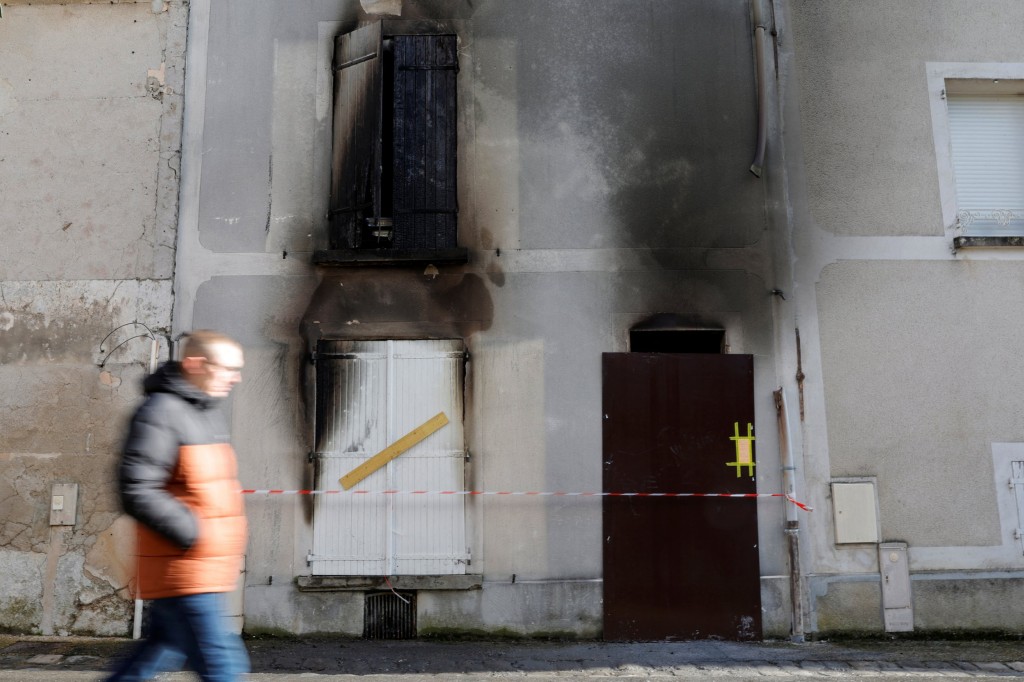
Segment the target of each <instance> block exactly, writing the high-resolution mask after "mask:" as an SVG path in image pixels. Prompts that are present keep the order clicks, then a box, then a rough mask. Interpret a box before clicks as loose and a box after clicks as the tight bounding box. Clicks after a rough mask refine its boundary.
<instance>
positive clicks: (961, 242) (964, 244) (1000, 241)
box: [953, 235, 1024, 249]
mask: <svg viewBox="0 0 1024 682" xmlns="http://www.w3.org/2000/svg"><path fill="white" fill-rule="evenodd" d="M1020 246H1024V235H1013V236H1002V237H954V238H953V248H954V249H970V248H992V247H996V248H1002V247H1020Z"/></svg>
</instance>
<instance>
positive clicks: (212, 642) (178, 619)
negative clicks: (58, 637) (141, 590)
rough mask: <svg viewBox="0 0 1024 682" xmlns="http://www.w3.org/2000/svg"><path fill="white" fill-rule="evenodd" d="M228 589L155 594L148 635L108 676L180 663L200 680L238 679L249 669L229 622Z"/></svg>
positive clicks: (147, 672)
mask: <svg viewBox="0 0 1024 682" xmlns="http://www.w3.org/2000/svg"><path fill="white" fill-rule="evenodd" d="M225 599H226V595H225V594H223V593H220V592H211V593H206V594H190V595H186V596H184V597H168V598H166V599H156V600H154V601H153V602H152V603H151V604H150V611H149V636H148V637H147V638H146V639H145V640H143V641H142V642H141V643H140V644H139V646H138V647H137V648H136V649H135V651H134V652H133V653H132V654H131V656H129V657H128V659H127V660H125V661H124V662H123V663H122V664H121V665H120V666H118V668H117V670H116V671H115V672H114V674H113V675H111V676H110V677H108V678H107V682H143V680H151V679H153V678H154V677H155V676H156V675H158V674H160V673H162V672H168V671H173V670H180V669H181V666H182V664H183V663H187V664H188V667H189V668H191V669H192V670H194V671H195V672H197V673H198V674H199V677H200V679H202V680H203V681H204V682H238V680H241V679H242V675H244V674H246V673H247V672H249V655H248V654H247V653H246V651H245V645H244V644H242V639H241V638H240V637H239V636H238V635H236V634H235V633H234V632H232V631H231V629H230V628H229V627H228V619H227V617H226V615H225V614H226V608H225Z"/></svg>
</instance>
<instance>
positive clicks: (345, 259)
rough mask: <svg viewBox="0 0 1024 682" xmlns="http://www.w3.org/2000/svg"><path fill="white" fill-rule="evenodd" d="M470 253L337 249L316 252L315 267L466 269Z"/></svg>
mask: <svg viewBox="0 0 1024 682" xmlns="http://www.w3.org/2000/svg"><path fill="white" fill-rule="evenodd" d="M468 262H469V249H466V248H464V247H456V248H453V249H409V250H399V249H334V250H330V251H327V250H324V251H314V252H313V263H314V264H315V265H324V266H328V267H339V268H359V267H374V266H404V265H417V266H418V265H463V264H465V263H468Z"/></svg>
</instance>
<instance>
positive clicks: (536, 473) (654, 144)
mask: <svg viewBox="0 0 1024 682" xmlns="http://www.w3.org/2000/svg"><path fill="white" fill-rule="evenodd" d="M397 4H399V3H390V5H397ZM387 5H388V3H372V2H356V1H355V0H334V1H332V2H322V3H315V4H304V5H294V4H290V5H287V6H285V5H280V4H274V3H262V4H253V3H251V2H242V1H237V2H236V1H234V0H225V1H218V2H213V3H211V2H193V3H192V12H191V22H192V23H191V27H190V43H189V57H188V58H189V68H190V71H189V73H190V74H192V75H195V74H199V76H198V77H196V78H195V79H192V78H191V77H190V81H189V86H188V90H187V99H188V102H189V110H188V111H187V112H186V124H185V126H186V130H185V140H184V144H183V149H184V163H183V175H182V184H183V192H182V207H181V212H182V222H181V225H182V234H181V242H180V250H179V253H178V261H177V267H178V269H177V272H176V298H175V310H176V312H175V325H176V331H179V330H184V329H188V328H191V327H193V326H196V327H198V326H207V325H209V326H217V327H220V328H223V329H225V330H226V331H228V332H229V333H232V334H234V335H236V336H238V337H239V338H240V339H241V340H242V341H243V342H244V343H245V344H246V346H247V349H248V353H249V357H248V359H247V364H246V377H245V380H244V381H243V383H242V385H241V386H240V387H239V389H238V390H237V395H236V396H235V398H234V400H233V403H234V404H233V415H234V416H233V419H234V425H235V441H236V445H237V446H238V449H239V451H240V453H241V457H242V460H243V463H242V474H243V482H244V483H245V485H246V486H247V487H248V486H251V487H255V488H265V487H275V488H285V489H292V488H302V487H305V486H307V485H309V484H310V480H311V475H310V469H309V467H308V466H307V464H306V453H307V451H308V450H309V428H310V417H309V412H308V409H309V406H308V402H309V400H308V399H309V381H310V378H311V377H312V372H311V370H310V368H309V365H308V364H307V363H306V362H305V360H304V356H305V353H307V352H308V351H309V350H310V345H311V344H312V343H313V342H315V340H316V339H317V338H321V337H329V338H354V339H358V338H410V337H412V338H415V337H428V336H455V337H460V338H464V339H465V341H466V345H467V349H468V350H469V352H470V353H471V360H470V365H469V372H468V379H467V386H466V397H467V408H466V416H465V420H466V439H467V446H468V447H469V449H470V451H471V452H472V453H473V460H472V464H471V467H470V472H471V473H470V480H469V481H468V484H469V485H472V486H473V487H476V488H489V489H524V490H599V489H600V486H601V466H602V465H601V426H600V400H601V364H600V357H601V353H602V352H607V351H624V350H627V341H628V330H629V328H630V327H631V326H632V325H634V324H636V323H638V322H640V321H642V320H644V319H645V318H647V317H649V316H651V315H653V314H656V313H663V312H671V313H678V314H681V315H691V316H694V315H700V316H701V317H703V318H704V319H706V320H708V321H711V322H714V323H718V324H720V325H722V326H724V327H725V328H726V329H727V333H728V340H729V343H730V350H731V352H735V353H750V354H753V355H754V356H755V373H756V383H757V388H756V396H755V400H756V403H757V405H756V409H757V423H756V425H755V427H756V429H757V433H758V434H759V435H760V439H759V441H758V457H759V460H760V462H761V464H762V465H761V467H759V474H758V477H759V487H760V488H762V489H764V490H766V491H772V492H774V491H777V490H778V489H779V488H780V485H781V482H780V477H779V474H778V452H777V446H776V445H775V443H776V442H777V439H776V434H775V415H774V408H773V404H772V398H771V392H772V391H773V390H774V389H775V388H777V387H778V385H779V382H778V379H777V375H776V369H777V367H776V360H775V347H776V344H777V343H778V339H777V338H776V335H775V334H774V332H773V309H772V305H773V303H772V302H773V300H774V299H773V296H772V295H771V293H770V291H771V289H773V288H775V286H776V285H775V280H776V278H777V275H776V272H775V266H774V249H776V248H777V245H776V244H775V242H773V241H772V240H770V239H766V228H767V227H768V219H767V218H766V214H767V213H770V212H772V209H768V208H766V206H768V205H769V204H770V205H779V203H780V202H778V201H777V200H774V201H769V199H768V197H769V195H770V194H773V193H776V192H779V191H781V190H780V189H779V187H780V185H776V184H772V183H766V182H764V181H761V180H758V179H757V178H755V177H754V176H753V175H752V174H751V173H750V172H749V170H748V167H749V166H750V162H751V159H752V157H753V154H754V146H755V141H756V130H755V122H756V111H755V99H756V98H755V92H756V91H755V83H754V75H753V74H754V63H753V43H752V29H751V25H750V16H749V12H750V10H749V4H748V3H747V2H746V1H745V0H730V1H728V2H722V1H720V0H716V1H715V2H703V1H697V0H694V1H689V2H678V1H677V0H651V1H648V2H640V3H638V2H635V0H621V1H618V0H615V1H612V2H602V3H598V4H594V3H592V2H584V1H576V0H564V1H560V2H546V1H545V2H541V1H532V0H525V1H517V2H515V3H505V2H497V1H495V0H488V1H485V2H473V3H464V2H454V1H446V0H436V1H427V0H415V1H413V0H409V1H406V2H403V3H400V5H401V16H400V17H397V19H399V20H432V21H437V22H441V23H443V24H444V25H446V26H449V27H450V28H451V29H453V30H454V31H455V32H456V33H457V34H458V36H459V41H460V47H459V55H460V67H461V70H460V72H459V158H458V167H459V206H460V214H459V243H460V244H461V245H463V246H466V247H468V248H469V251H470V261H469V263H468V265H465V266H448V267H444V266H442V267H440V268H439V272H438V274H437V275H436V276H435V275H434V274H433V273H431V272H424V271H423V269H422V268H420V269H397V270H390V271H380V270H354V269H352V270H349V269H343V270H331V269H326V268H323V269H317V268H314V267H313V266H311V265H310V257H311V251H312V249H314V248H323V247H324V245H325V242H326V239H325V229H326V224H325V222H326V221H325V218H324V216H325V214H326V207H327V199H328V197H327V187H328V180H329V172H330V171H329V165H330V159H329V154H330V120H331V119H330V114H331V111H330V107H331V75H330V71H329V64H330V58H331V45H332V42H333V38H334V36H335V35H337V34H338V33H340V32H342V31H343V30H344V29H346V28H352V27H354V26H355V25H356V24H357V23H358V22H359V21H364V20H368V19H372V18H374V17H373V15H370V14H367V13H366V11H364V9H367V8H368V9H371V10H373V9H379V8H382V7H385V6H387ZM392 18H396V17H392ZM773 163H775V164H779V163H781V156H780V157H779V158H778V159H777V160H775V161H773ZM782 505H783V503H782V502H781V501H779V500H777V499H776V500H766V501H764V502H763V503H762V505H761V515H762V542H761V544H760V547H761V557H762V574H764V575H766V576H776V577H775V578H771V579H769V580H768V581H767V582H766V583H765V585H766V587H765V594H766V595H768V599H767V600H766V604H769V605H770V607H771V608H772V609H773V611H772V612H771V614H769V617H766V623H767V624H768V628H769V631H770V632H772V633H776V634H780V633H781V634H787V632H788V627H789V620H788V616H787V615H786V613H785V611H784V609H785V608H788V606H787V604H786V602H787V600H786V599H784V598H783V597H782V596H780V595H779V593H778V584H779V581H778V578H777V576H780V575H784V574H785V572H786V560H785V554H784V545H783V536H782V531H781V527H782V522H783V506H782ZM249 510H250V514H251V515H253V516H254V518H255V519H256V522H255V523H253V525H252V528H253V533H252V537H251V541H250V554H249V557H248V563H247V581H246V590H245V605H246V606H245V611H246V627H247V628H248V629H251V630H253V631H287V632H331V631H333V632H344V633H346V634H359V633H360V631H361V627H362V621H361V616H360V614H361V609H362V596H361V594H360V593H352V592H336V593H304V592H300V591H298V590H297V589H296V588H295V587H294V585H293V581H294V578H295V577H296V576H299V575H303V574H305V573H307V572H308V568H307V567H306V565H305V555H306V553H307V552H308V551H309V550H310V546H311V545H310V543H311V531H310V522H311V507H310V505H309V504H308V500H303V499H301V498H298V497H289V498H286V497H276V498H263V499H260V498H254V499H252V500H251V501H250V504H249ZM469 517H470V535H471V542H472V551H473V557H472V565H471V569H470V570H471V571H472V572H474V573H477V574H480V575H481V577H482V581H483V587H482V589H480V590H474V591H469V592H458V591H436V592H421V593H420V598H419V617H420V619H421V628H423V629H424V631H431V632H452V631H458V630H461V631H479V632H504V633H511V634H543V633H548V634H550V633H559V634H563V635H564V634H568V635H575V636H596V635H598V634H599V633H600V620H601V583H600V577H601V515H600V503H599V502H598V501H597V500H594V499H591V500H585V499H584V500H572V501H566V500H561V501H550V500H544V499H542V498H535V499H531V500H492V499H488V500H486V501H482V500H475V501H472V502H471V503H470V507H469Z"/></svg>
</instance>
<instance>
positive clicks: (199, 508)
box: [118, 362, 246, 599]
mask: <svg viewBox="0 0 1024 682" xmlns="http://www.w3.org/2000/svg"><path fill="white" fill-rule="evenodd" d="M143 386H144V388H145V391H146V393H147V398H146V401H145V402H144V403H143V404H142V406H141V407H139V409H138V411H137V412H136V413H135V416H134V417H133V418H132V422H131V428H130V429H129V432H128V438H127V440H126V441H125V446H124V454H123V456H122V458H121V462H120V465H119V467H118V483H119V489H120V493H121V502H122V504H123V505H124V509H125V512H127V514H128V515H129V516H131V517H133V518H134V519H135V520H136V521H137V522H138V528H139V541H138V548H137V550H138V551H137V553H138V589H137V591H136V592H137V594H136V597H137V598H140V599H161V598H164V597H179V596H183V595H187V594H199V593H204V592H229V591H231V590H233V589H235V586H236V585H237V583H238V579H239V575H240V571H241V567H242V555H243V554H244V553H245V544H246V523H245V509H244V503H243V501H242V493H241V488H242V486H241V485H240V484H239V482H238V467H237V463H236V461H235V453H234V450H233V449H232V448H231V445H230V444H229V443H228V433H227V428H226V427H225V424H224V421H223V419H222V417H221V415H220V413H219V412H218V410H217V409H216V405H217V403H218V402H219V401H218V400H217V399H215V398H211V397H210V396H208V395H207V394H206V393H204V392H202V391H200V390H199V389H198V388H196V387H195V386H194V385H193V384H191V383H189V382H188V381H186V380H185V379H184V378H183V377H182V375H181V371H180V367H179V366H178V364H177V363H175V362H169V363H167V364H165V365H163V366H162V367H161V368H160V369H158V370H157V371H156V372H155V373H154V374H152V375H150V376H149V377H147V378H146V380H145V382H144V384H143Z"/></svg>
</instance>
